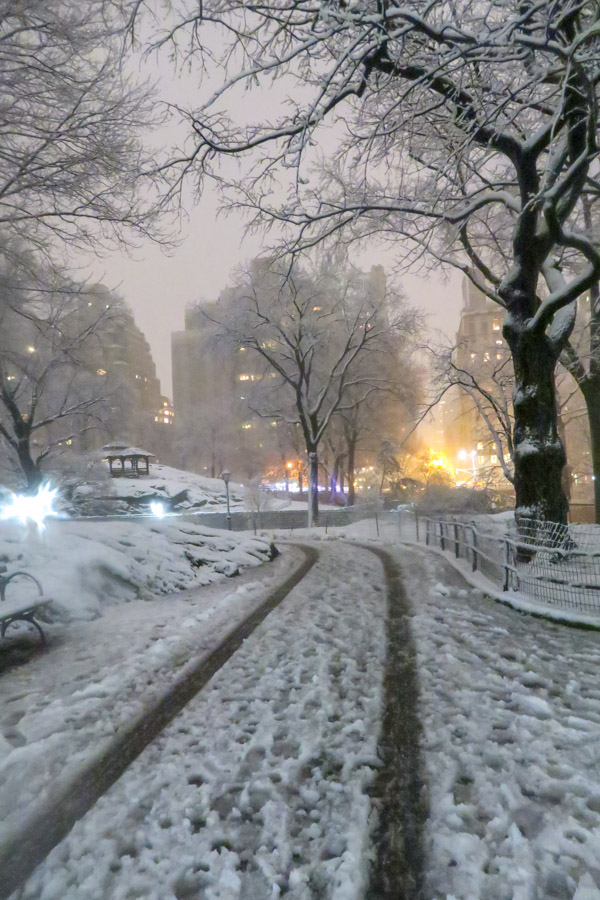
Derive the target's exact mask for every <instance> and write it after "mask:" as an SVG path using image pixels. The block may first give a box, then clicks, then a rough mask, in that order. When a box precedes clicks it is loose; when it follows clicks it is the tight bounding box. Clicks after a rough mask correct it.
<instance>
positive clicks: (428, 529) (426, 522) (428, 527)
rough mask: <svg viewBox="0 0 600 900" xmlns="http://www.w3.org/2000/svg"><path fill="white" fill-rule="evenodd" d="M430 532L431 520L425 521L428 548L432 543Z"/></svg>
mask: <svg viewBox="0 0 600 900" xmlns="http://www.w3.org/2000/svg"><path fill="white" fill-rule="evenodd" d="M430 531H431V520H430V519H425V543H426V545H427V546H429V543H430V541H431V534H430Z"/></svg>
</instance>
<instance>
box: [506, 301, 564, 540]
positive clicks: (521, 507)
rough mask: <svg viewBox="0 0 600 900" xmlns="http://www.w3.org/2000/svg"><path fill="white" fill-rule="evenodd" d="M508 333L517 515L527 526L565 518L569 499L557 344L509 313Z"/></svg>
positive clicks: (521, 522)
mask: <svg viewBox="0 0 600 900" xmlns="http://www.w3.org/2000/svg"><path fill="white" fill-rule="evenodd" d="M504 336H505V338H506V340H507V342H508V345H509V347H510V349H511V353H512V358H513V365H514V374H515V390H514V398H513V403H514V416H515V425H514V466H515V482H514V485H515V493H516V506H515V518H516V520H517V525H518V526H520V527H522V526H525V527H527V526H528V525H530V523H532V522H533V521H534V520H538V519H542V520H548V521H551V522H560V523H563V524H566V522H567V512H568V503H567V498H566V496H565V493H564V490H563V486H562V470H563V466H564V465H565V462H566V456H565V451H564V447H563V444H562V441H561V440H560V437H559V434H558V426H557V410H556V392H555V382H554V370H555V368H556V363H557V360H558V353H557V347H556V344H555V342H553V341H552V340H551V339H550V338H549V337H548V336H547V335H546V334H545V333H544V332H543V331H535V330H531V329H529V328H528V327H527V322H517V321H515V320H514V319H511V318H510V317H509V318H508V319H507V322H506V323H505V325H504Z"/></svg>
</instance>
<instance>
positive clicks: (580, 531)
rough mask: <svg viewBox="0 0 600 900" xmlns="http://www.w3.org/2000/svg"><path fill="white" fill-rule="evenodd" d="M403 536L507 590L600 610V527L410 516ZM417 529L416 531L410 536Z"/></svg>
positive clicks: (557, 604)
mask: <svg viewBox="0 0 600 900" xmlns="http://www.w3.org/2000/svg"><path fill="white" fill-rule="evenodd" d="M401 528H402V534H403V535H404V536H405V537H412V539H416V540H417V541H420V542H422V543H425V544H426V545H429V546H436V547H439V548H440V549H441V550H445V551H447V552H449V553H452V554H453V555H454V556H455V557H456V558H457V559H463V560H465V561H466V562H467V563H468V564H469V566H470V567H471V569H472V570H473V571H479V572H481V573H482V574H483V575H485V576H486V577H487V578H489V579H490V581H492V582H493V583H494V584H495V585H496V586H497V587H498V588H500V589H501V590H503V591H518V592H519V593H521V594H523V595H525V596H527V597H530V598H532V599H534V600H536V601H537V602H539V603H542V604H545V605H546V606H549V607H553V608H556V609H564V610H573V611H578V612H591V613H600V528H598V527H595V526H590V525H572V524H571V525H560V524H557V523H553V522H538V521H531V523H529V524H528V525H527V527H521V528H520V529H519V531H518V532H517V529H516V525H515V524H514V521H510V520H509V521H507V520H501V521H500V522H498V521H494V517H493V516H490V517H486V516H479V517H477V518H476V519H472V520H467V519H466V518H465V517H464V516H455V517H452V516H423V517H419V516H416V517H415V516H410V517H409V516H407V515H406V514H404V515H403V514H401ZM411 530H412V535H411V534H410V532H411Z"/></svg>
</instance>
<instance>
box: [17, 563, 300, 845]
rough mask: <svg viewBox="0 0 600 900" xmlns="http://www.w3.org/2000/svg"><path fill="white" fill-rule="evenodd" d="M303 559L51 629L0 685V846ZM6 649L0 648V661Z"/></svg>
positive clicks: (117, 607)
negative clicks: (41, 646) (44, 645)
mask: <svg viewBox="0 0 600 900" xmlns="http://www.w3.org/2000/svg"><path fill="white" fill-rule="evenodd" d="M299 559H301V555H300V554H299V552H298V551H293V550H289V549H288V550H286V551H285V552H284V553H283V554H281V556H280V557H277V558H276V559H275V560H274V561H273V562H272V563H270V564H269V565H268V566H265V567H262V568H261V569H260V576H258V574H257V572H256V571H255V570H252V571H246V572H244V574H243V575H242V576H241V577H239V578H236V579H235V580H233V581H227V582H226V583H223V582H221V583H216V584H212V585H210V586H208V587H205V588H203V589H201V590H199V589H197V588H195V589H190V590H187V591H181V592H179V593H177V594H170V595H168V596H165V597H155V598H154V599H153V600H151V601H149V602H148V601H145V600H131V601H130V602H129V603H121V604H116V605H112V606H108V607H105V608H104V610H103V615H102V616H101V617H99V618H97V619H95V620H93V621H76V622H72V623H70V624H69V625H67V626H66V627H63V628H62V629H59V628H56V629H50V632H51V637H50V643H49V647H48V649H47V651H45V652H43V653H40V654H38V655H36V656H34V657H33V658H30V659H29V660H28V662H27V664H26V665H21V666H18V667H13V668H9V669H8V670H7V671H5V672H4V673H3V674H2V676H1V677H0V822H1V823H2V824H1V825H0V844H1V843H2V840H4V839H6V837H7V836H8V835H10V834H11V832H12V831H13V829H14V828H15V827H16V826H17V824H18V823H19V822H20V821H22V820H24V819H26V818H27V816H28V814H29V813H30V812H31V810H32V809H33V808H35V807H36V805H37V804H39V803H40V802H45V800H46V798H47V796H48V794H49V793H52V791H53V790H54V787H55V782H56V779H57V778H62V779H63V780H68V778H69V775H70V773H73V772H74V771H77V770H78V769H79V768H80V767H81V766H82V765H84V764H85V762H86V760H88V759H89V758H90V756H91V755H92V754H94V753H98V752H99V751H101V750H102V747H103V745H104V744H106V743H107V742H108V741H110V740H111V738H113V737H114V735H115V734H116V733H117V732H118V729H119V727H120V726H121V725H122V724H126V723H128V722H130V721H131V720H132V719H133V718H134V717H135V716H136V715H138V714H139V713H140V712H141V711H142V710H143V709H144V708H146V707H147V706H148V705H149V704H151V703H152V702H153V700H154V699H155V698H156V697H157V696H161V695H162V694H163V693H164V691H165V689H167V688H168V687H169V686H170V685H171V684H172V683H173V681H174V679H176V678H178V677H180V676H181V674H182V673H184V672H185V670H186V667H188V666H189V662H190V660H193V659H194V658H197V657H198V656H202V655H206V654H207V653H208V652H210V650H212V649H213V647H214V646H215V645H216V644H217V643H219V642H220V641H221V640H223V638H224V637H225V635H226V634H228V633H229V631H231V629H232V628H233V627H235V625H236V624H237V623H238V622H240V621H242V620H243V619H244V618H246V617H247V616H248V615H249V614H250V613H251V612H252V610H254V609H255V608H256V606H257V604H258V603H260V602H261V601H262V600H264V598H265V596H266V594H267V592H268V591H269V589H271V588H272V586H273V585H274V584H276V583H279V582H280V581H281V580H282V579H283V578H285V577H286V575H287V574H288V573H289V570H290V568H292V569H293V568H294V567H295V566H296V564H297V563H298V561H299ZM1 653H2V647H0V654H1Z"/></svg>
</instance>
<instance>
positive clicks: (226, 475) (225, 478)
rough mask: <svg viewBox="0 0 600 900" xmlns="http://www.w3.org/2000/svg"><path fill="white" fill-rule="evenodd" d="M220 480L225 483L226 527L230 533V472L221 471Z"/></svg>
mask: <svg viewBox="0 0 600 900" xmlns="http://www.w3.org/2000/svg"><path fill="white" fill-rule="evenodd" d="M221 478H222V479H223V481H224V482H225V495H226V497H227V527H228V528H229V530H230V531H231V510H230V508H229V479H230V478H231V472H228V471H227V469H223V471H222V472H221Z"/></svg>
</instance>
